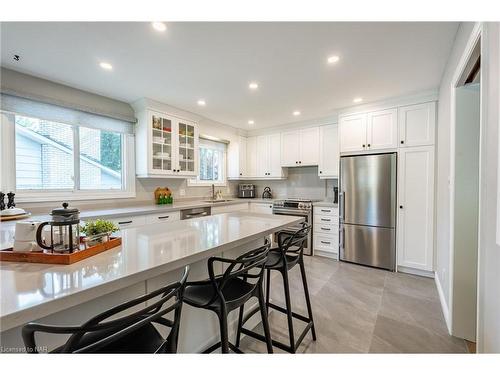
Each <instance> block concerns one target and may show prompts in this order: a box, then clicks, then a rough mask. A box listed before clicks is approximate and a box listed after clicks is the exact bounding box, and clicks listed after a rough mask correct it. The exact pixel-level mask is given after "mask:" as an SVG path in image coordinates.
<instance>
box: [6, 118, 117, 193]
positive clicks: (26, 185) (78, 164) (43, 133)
mask: <svg viewBox="0 0 500 375" xmlns="http://www.w3.org/2000/svg"><path fill="white" fill-rule="evenodd" d="M15 129H16V190H109V189H118V190H122V189H123V188H124V184H123V178H122V164H123V161H122V156H123V152H122V147H123V146H122V145H123V142H122V135H121V134H120V133H115V132H109V131H103V130H100V129H93V128H86V127H83V126H72V125H68V124H62V123H58V122H53V121H46V120H42V119H37V118H31V117H25V116H20V115H16V116H15ZM75 145H78V146H76V147H75ZM75 155H78V158H76V157H75Z"/></svg>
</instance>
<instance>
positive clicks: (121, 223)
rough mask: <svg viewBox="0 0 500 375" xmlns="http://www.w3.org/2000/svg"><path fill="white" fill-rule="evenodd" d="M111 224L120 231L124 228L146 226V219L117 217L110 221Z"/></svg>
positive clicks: (142, 217)
mask: <svg viewBox="0 0 500 375" xmlns="http://www.w3.org/2000/svg"><path fill="white" fill-rule="evenodd" d="M111 221H112V222H113V223H115V224H116V226H118V228H120V229H126V228H135V227H138V226H141V225H144V224H146V217H145V216H126V217H119V218H116V219H111Z"/></svg>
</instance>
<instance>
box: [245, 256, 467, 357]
mask: <svg viewBox="0 0 500 375" xmlns="http://www.w3.org/2000/svg"><path fill="white" fill-rule="evenodd" d="M305 260H306V271H307V278H308V284H309V292H310V294H311V299H312V306H313V314H314V320H315V324H316V331H317V336H318V338H317V341H313V340H312V338H311V334H310V333H309V334H308V335H307V336H306V337H305V338H304V341H303V342H302V344H301V345H300V347H299V349H298V352H299V353H465V352H466V346H465V342H464V340H461V339H458V338H455V337H452V336H450V335H448V333H447V329H446V324H445V321H444V318H443V315H442V312H441V306H440V303H439V297H438V293H437V290H436V286H435V284H434V280H432V279H429V278H424V277H418V276H412V275H407V274H401V273H392V272H387V271H383V270H377V269H373V268H368V267H362V266H357V265H353V264H348V263H343V262H336V261H334V260H330V259H327V258H322V257H306V258H305ZM290 279H291V282H290V284H291V294H292V305H293V306H294V310H296V311H297V312H299V313H301V314H304V315H306V308H305V300H304V294H303V291H302V283H301V279H300V272H299V269H298V267H295V268H294V269H293V270H292V271H291V272H290ZM282 285H283V284H282V282H281V276H280V275H279V274H278V273H277V272H275V275H274V277H273V278H272V283H271V298H272V299H273V301H274V302H275V303H277V304H279V305H281V306H284V297H283V292H282V290H283V289H282ZM269 319H270V326H271V334H272V336H273V338H274V339H278V340H280V341H283V342H287V337H288V335H287V323H286V317H285V315H283V314H281V313H279V312H276V311H274V312H272V313H271V314H270V317H269ZM294 325H295V327H294V328H295V331H296V332H297V333H296V335H297V336H298V334H299V333H300V332H301V330H302V328H303V327H304V323H302V322H300V321H297V320H294ZM257 330H260V331H262V330H261V327H257ZM241 349H242V350H243V351H245V352H250V353H252V352H256V353H265V352H266V347H265V344H264V343H261V342H259V341H256V340H254V339H252V338H250V337H245V338H244V339H243V340H242V343H241ZM275 352H282V351H281V350H279V349H275Z"/></svg>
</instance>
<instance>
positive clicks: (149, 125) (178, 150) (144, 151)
mask: <svg viewBox="0 0 500 375" xmlns="http://www.w3.org/2000/svg"><path fill="white" fill-rule="evenodd" d="M137 117H138V119H139V121H138V124H137V126H136V136H135V142H136V147H135V150H136V173H137V176H138V177H165V176H171V177H190V176H195V175H196V174H197V171H198V169H197V166H198V125H197V124H196V123H195V122H192V121H188V120H184V119H180V118H177V117H175V116H171V115H168V114H165V113H162V112H158V111H153V110H150V109H146V110H143V111H140V112H139V113H138V116H137Z"/></svg>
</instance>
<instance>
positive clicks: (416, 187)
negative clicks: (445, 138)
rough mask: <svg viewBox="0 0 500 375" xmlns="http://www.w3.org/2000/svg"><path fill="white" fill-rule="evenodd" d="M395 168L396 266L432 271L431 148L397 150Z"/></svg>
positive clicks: (432, 182) (432, 180)
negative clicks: (396, 173)
mask: <svg viewBox="0 0 500 375" xmlns="http://www.w3.org/2000/svg"><path fill="white" fill-rule="evenodd" d="M398 168H399V171H398V182H399V184H398V201H399V204H398V211H399V215H398V229H397V236H398V251H397V253H398V265H399V266H405V267H411V268H415V269H419V270H424V271H432V270H433V257H434V250H433V249H434V232H433V230H434V229H433V228H434V224H433V223H434V146H423V147H409V148H402V149H400V151H399V161H398Z"/></svg>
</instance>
